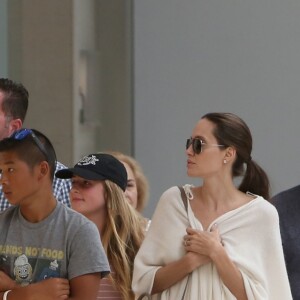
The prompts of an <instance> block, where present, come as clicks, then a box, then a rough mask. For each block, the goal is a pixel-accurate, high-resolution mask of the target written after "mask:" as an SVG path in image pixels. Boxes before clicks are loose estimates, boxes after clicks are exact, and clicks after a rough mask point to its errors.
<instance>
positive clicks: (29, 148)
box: [0, 128, 56, 181]
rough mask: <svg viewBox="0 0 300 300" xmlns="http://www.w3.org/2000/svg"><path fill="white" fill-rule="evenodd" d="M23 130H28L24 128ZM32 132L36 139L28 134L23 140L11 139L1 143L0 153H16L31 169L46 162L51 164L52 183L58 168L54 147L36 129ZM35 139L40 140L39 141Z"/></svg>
mask: <svg viewBox="0 0 300 300" xmlns="http://www.w3.org/2000/svg"><path fill="white" fill-rule="evenodd" d="M21 130H28V129H25V128H23V129H21ZM31 130H32V132H33V133H34V135H35V137H33V135H32V134H28V135H27V136H26V137H25V138H22V139H16V138H13V137H9V138H5V139H3V140H2V141H0V152H15V153H16V154H17V156H18V158H19V159H20V160H22V161H24V162H25V163H26V164H27V165H28V166H29V167H30V168H31V169H33V167H34V166H36V165H37V164H39V163H40V162H42V161H45V160H46V161H47V162H48V164H49V169H50V178H51V181H52V180H53V177H54V172H55V168H56V154H55V150H54V147H53V145H52V143H51V142H50V140H49V139H48V138H47V137H46V136H45V135H44V134H42V133H41V132H39V131H38V130H35V129H31ZM12 136H14V135H12ZM35 139H38V141H36V140H35Z"/></svg>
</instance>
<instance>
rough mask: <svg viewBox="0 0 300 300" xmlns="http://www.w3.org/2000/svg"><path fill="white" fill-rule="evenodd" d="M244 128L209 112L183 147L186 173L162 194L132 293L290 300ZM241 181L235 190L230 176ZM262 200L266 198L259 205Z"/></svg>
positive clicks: (274, 222)
mask: <svg viewBox="0 0 300 300" xmlns="http://www.w3.org/2000/svg"><path fill="white" fill-rule="evenodd" d="M251 151H252V136H251V133H250V130H249V128H248V126H247V125H246V124H245V122H244V121H243V120H241V119H240V118H239V117H238V116H236V115H234V114H231V113H209V114H206V115H204V116H203V117H202V118H201V119H200V121H199V122H198V123H197V124H196V126H195V128H194V130H193V132H192V136H191V137H190V138H189V139H188V140H187V143H186V155H187V174H188V176H190V177H194V178H200V179H202V184H201V185H199V186H192V185H185V186H184V191H185V193H186V196H187V198H188V204H187V208H186V209H185V207H184V203H183V201H182V200H181V194H180V190H179V188H178V187H172V188H170V189H168V190H167V191H166V192H164V193H163V195H162V196H161V199H160V201H159V203H158V205H157V208H156V211H155V213H154V215H153V218H152V223H151V227H150V229H149V231H148V233H147V235H146V238H145V240H144V242H143V244H142V246H141V248H140V250H139V252H138V254H137V256H136V259H135V265H134V275H133V290H134V291H135V292H136V294H138V295H140V294H142V293H144V292H147V293H150V294H152V295H153V296H152V299H161V300H164V299H190V300H194V299H199V300H233V299H239V300H243V299H255V300H261V299H272V300H282V299H285V300H286V299H292V296H291V292H290V287H289V282H288V277H287V273H286V268H285V263H284V257H283V251H282V245H281V237H280V231H279V222H278V214H277V212H276V210H275V208H274V207H273V206H272V205H271V204H270V203H269V202H268V201H266V200H268V199H269V180H268V177H267V175H266V173H265V172H264V171H263V169H262V168H261V167H260V166H259V165H258V164H257V163H256V162H255V161H254V160H253V159H252V157H251ZM237 176H242V180H241V182H240V184H239V186H238V187H236V184H235V182H234V178H235V177H237ZM265 199H266V200H265Z"/></svg>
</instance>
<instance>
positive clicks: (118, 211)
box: [101, 180, 144, 300]
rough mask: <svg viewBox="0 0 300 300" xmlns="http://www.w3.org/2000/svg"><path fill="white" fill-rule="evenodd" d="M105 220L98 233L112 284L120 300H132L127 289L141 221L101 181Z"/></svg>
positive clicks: (113, 189)
mask: <svg viewBox="0 0 300 300" xmlns="http://www.w3.org/2000/svg"><path fill="white" fill-rule="evenodd" d="M104 187H105V199H106V207H107V220H106V222H105V226H104V228H103V232H101V240H102V244H103V247H104V249H105V251H106V254H107V257H108V260H109V263H110V265H111V266H112V269H113V270H114V271H115V278H113V277H112V276H110V277H111V280H112V283H113V285H114V286H115V288H116V289H118V290H119V291H120V292H121V293H122V295H123V299H126V300H127V299H128V300H131V299H134V293H133V291H132V289H131V282H132V273H133V262H134V258H135V255H136V254H137V251H138V249H139V247H140V245H141V243H142V241H143V238H144V233H143V226H142V217H141V216H140V215H139V213H138V212H136V211H135V209H134V208H132V207H131V205H130V204H129V203H128V201H127V200H126V199H125V196H124V192H123V190H122V189H121V188H120V187H119V186H118V185H116V184H115V183H113V182H111V181H109V180H105V181H104Z"/></svg>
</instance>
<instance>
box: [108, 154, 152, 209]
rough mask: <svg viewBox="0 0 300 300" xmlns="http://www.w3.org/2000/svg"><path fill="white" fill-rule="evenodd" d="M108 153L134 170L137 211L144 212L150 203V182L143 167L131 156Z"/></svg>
mask: <svg viewBox="0 0 300 300" xmlns="http://www.w3.org/2000/svg"><path fill="white" fill-rule="evenodd" d="M107 153H109V154H111V155H113V156H114V157H115V158H117V159H118V160H120V161H121V162H124V163H126V164H128V166H129V167H130V169H131V170H132V173H133V176H134V178H135V181H136V187H137V206H136V210H137V211H138V212H140V213H141V212H143V210H144V208H145V206H146V204H147V202H148V199H149V184H148V180H147V178H146V176H145V175H144V172H143V170H142V167H141V166H140V164H139V163H138V162H137V161H136V160H135V159H134V158H133V157H131V156H128V155H126V154H123V153H121V152H118V151H108V152H107Z"/></svg>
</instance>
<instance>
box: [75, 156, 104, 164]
mask: <svg viewBox="0 0 300 300" xmlns="http://www.w3.org/2000/svg"><path fill="white" fill-rule="evenodd" d="M97 161H99V159H98V158H97V157H96V156H95V155H92V156H85V157H83V158H82V159H81V160H80V161H79V162H78V163H77V165H80V166H87V165H96V162H97Z"/></svg>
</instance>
